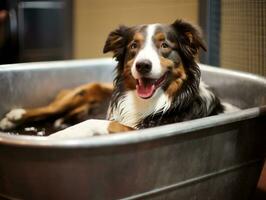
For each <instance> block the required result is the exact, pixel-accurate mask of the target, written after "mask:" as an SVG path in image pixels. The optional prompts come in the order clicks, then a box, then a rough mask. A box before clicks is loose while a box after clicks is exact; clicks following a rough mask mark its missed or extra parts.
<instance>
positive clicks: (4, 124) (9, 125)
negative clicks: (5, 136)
mask: <svg viewBox="0 0 266 200" xmlns="http://www.w3.org/2000/svg"><path fill="white" fill-rule="evenodd" d="M16 126H17V124H15V123H14V122H12V121H10V120H9V119H8V118H6V117H5V118H3V119H2V120H1V121H0V129H1V130H4V131H6V130H10V129H13V128H15V127H16Z"/></svg>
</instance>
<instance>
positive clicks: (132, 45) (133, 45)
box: [130, 42, 138, 49]
mask: <svg viewBox="0 0 266 200" xmlns="http://www.w3.org/2000/svg"><path fill="white" fill-rule="evenodd" d="M137 47H138V45H137V43H136V42H133V43H132V44H131V45H130V49H136V48H137Z"/></svg>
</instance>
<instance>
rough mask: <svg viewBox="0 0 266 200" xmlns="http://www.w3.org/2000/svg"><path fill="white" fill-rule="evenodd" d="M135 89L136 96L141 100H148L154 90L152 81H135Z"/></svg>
mask: <svg viewBox="0 0 266 200" xmlns="http://www.w3.org/2000/svg"><path fill="white" fill-rule="evenodd" d="M136 88H137V94H138V95H139V97H141V98H143V99H147V98H150V97H151V96H152V95H153V93H154V91H155V89H156V88H155V85H154V83H153V82H152V81H148V82H144V81H143V80H142V79H139V80H138V81H137V85H136Z"/></svg>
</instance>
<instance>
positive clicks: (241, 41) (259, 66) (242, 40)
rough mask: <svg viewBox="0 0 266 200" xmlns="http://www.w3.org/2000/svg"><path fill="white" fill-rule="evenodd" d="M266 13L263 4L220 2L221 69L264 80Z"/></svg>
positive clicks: (242, 0)
mask: <svg viewBox="0 0 266 200" xmlns="http://www.w3.org/2000/svg"><path fill="white" fill-rule="evenodd" d="M265 11H266V1H265V0H253V1H245V0H222V10H221V14H222V15H221V22H222V24H221V51H220V52H221V55H220V56H221V66H222V67H226V68H230V69H236V70H241V71H246V72H252V73H255V74H260V75H263V76H266V66H265V65H266V12H265Z"/></svg>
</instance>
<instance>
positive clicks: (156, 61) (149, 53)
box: [131, 24, 163, 79]
mask: <svg viewBox="0 0 266 200" xmlns="http://www.w3.org/2000/svg"><path fill="white" fill-rule="evenodd" d="M157 26H158V25H157V24H151V25H148V27H147V36H146V41H145V44H144V47H143V49H141V50H140V51H139V53H138V55H137V56H136V59H135V60H134V63H133V67H132V68H131V73H132V75H133V77H134V78H135V79H137V78H139V74H138V72H137V70H136V63H137V62H138V61H141V60H149V61H151V63H152V70H151V73H150V77H153V78H155V79H158V78H160V77H161V76H162V74H163V71H162V67H161V62H160V57H159V55H158V53H157V52H156V50H155V46H154V43H153V36H154V33H155V31H156V27H157Z"/></svg>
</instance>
